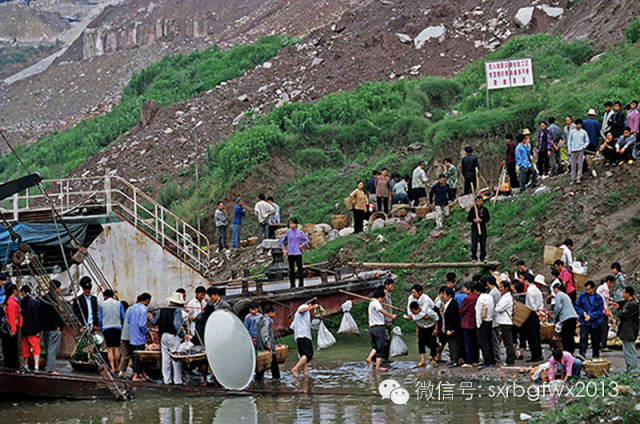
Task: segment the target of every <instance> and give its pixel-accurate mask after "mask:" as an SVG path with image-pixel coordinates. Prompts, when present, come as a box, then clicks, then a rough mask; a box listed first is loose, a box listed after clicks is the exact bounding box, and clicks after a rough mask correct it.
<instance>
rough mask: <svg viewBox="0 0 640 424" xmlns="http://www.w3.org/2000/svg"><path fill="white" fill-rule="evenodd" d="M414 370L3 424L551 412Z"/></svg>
mask: <svg viewBox="0 0 640 424" xmlns="http://www.w3.org/2000/svg"><path fill="white" fill-rule="evenodd" d="M414 364H415V362H410V361H396V362H394V363H393V365H392V369H391V370H390V371H389V372H386V373H383V374H381V375H379V376H378V375H376V374H375V373H373V372H371V371H369V370H367V369H366V368H365V367H363V365H362V363H361V362H346V363H339V362H334V361H322V362H320V363H317V364H316V368H313V369H312V370H311V375H310V378H307V379H300V380H299V381H295V380H294V379H293V377H292V376H291V374H290V373H286V372H285V373H284V375H283V379H282V381H281V382H280V383H273V382H271V381H270V380H269V378H268V377H269V374H268V373H267V377H266V379H265V383H264V384H262V385H259V386H254V387H255V389H257V390H261V391H264V390H266V391H268V392H273V393H277V394H266V395H265V394H251V395H247V396H238V397H230V396H229V397H224V396H211V397H184V396H182V395H177V396H174V397H169V396H163V397H151V396H145V395H144V394H139V395H138V396H137V397H136V399H135V400H133V401H129V402H115V401H104V400H100V401H41V402H18V403H15V402H14V403H7V402H0V422H2V423H16V424H17V423H49V422H55V423H98V422H100V423H163V424H192V423H193V424H197V423H209V424H211V423H215V424H218V423H322V424H325V423H405V422H411V423H443V422H450V423H465V424H466V423H512V422H518V421H519V420H520V413H522V412H524V413H528V414H531V413H532V412H535V411H540V410H543V409H546V408H548V407H549V404H548V402H546V401H544V400H543V401H535V402H534V401H531V400H529V399H527V398H526V397H518V398H514V397H509V398H506V397H502V396H500V397H496V396H495V395H496V390H495V388H491V387H490V385H492V384H495V385H498V384H502V383H497V382H495V383H490V382H488V381H487V382H485V381H481V382H478V381H476V382H465V381H462V380H457V381H445V380H442V379H440V380H438V379H437V378H435V377H433V376H431V375H430V374H428V373H426V372H424V371H417V370H416V369H415V368H413V366H414ZM389 378H393V379H395V380H396V381H397V382H398V384H399V385H400V386H401V388H404V389H406V390H407V392H408V393H409V396H410V398H409V400H408V403H407V404H406V405H397V404H394V403H393V402H392V401H391V400H390V399H382V397H381V396H380V394H379V389H378V388H379V385H380V383H381V382H382V381H384V380H385V379H389ZM438 383H440V386H439V387H440V392H438V390H437V388H438ZM429 385H430V387H431V388H432V391H431V392H429V390H428V387H429ZM444 385H448V386H446V387H449V388H452V387H453V391H452V392H451V393H449V389H445V386H444ZM463 387H464V388H465V389H464V391H463V389H462V388H463ZM421 388H422V389H421ZM447 393H449V394H450V395H451V397H449V396H448V395H447Z"/></svg>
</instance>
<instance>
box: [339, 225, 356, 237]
mask: <svg viewBox="0 0 640 424" xmlns="http://www.w3.org/2000/svg"><path fill="white" fill-rule="evenodd" d="M353 232H354V229H353V227H347V228H343V229H342V230H340V231H339V232H338V235H339V236H340V237H346V236H350V235H351V234H353Z"/></svg>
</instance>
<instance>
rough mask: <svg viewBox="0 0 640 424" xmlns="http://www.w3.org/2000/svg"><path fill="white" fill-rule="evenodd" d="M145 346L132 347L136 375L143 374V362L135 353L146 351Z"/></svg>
mask: <svg viewBox="0 0 640 424" xmlns="http://www.w3.org/2000/svg"><path fill="white" fill-rule="evenodd" d="M144 348H145V345H131V350H132V351H133V352H134V354H133V372H134V373H136V374H142V361H141V360H140V357H139V356H138V355H137V354H136V353H135V351H136V350H144Z"/></svg>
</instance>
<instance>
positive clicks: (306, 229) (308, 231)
mask: <svg viewBox="0 0 640 424" xmlns="http://www.w3.org/2000/svg"><path fill="white" fill-rule="evenodd" d="M315 228H316V224H304V225H303V226H302V231H303V232H304V233H305V234H311V233H313V230H314V229H315Z"/></svg>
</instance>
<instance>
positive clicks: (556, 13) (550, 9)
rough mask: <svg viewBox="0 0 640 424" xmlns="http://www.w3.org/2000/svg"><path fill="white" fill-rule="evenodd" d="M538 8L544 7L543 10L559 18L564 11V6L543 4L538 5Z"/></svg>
mask: <svg viewBox="0 0 640 424" xmlns="http://www.w3.org/2000/svg"><path fill="white" fill-rule="evenodd" d="M538 8H539V9H542V11H543V12H544V13H546V14H547V16H549V17H551V18H559V17H560V16H561V15H562V14H563V13H564V9H563V8H561V7H552V6H547V5H546V4H543V5H542V6H538Z"/></svg>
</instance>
